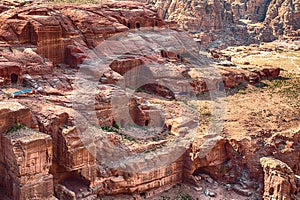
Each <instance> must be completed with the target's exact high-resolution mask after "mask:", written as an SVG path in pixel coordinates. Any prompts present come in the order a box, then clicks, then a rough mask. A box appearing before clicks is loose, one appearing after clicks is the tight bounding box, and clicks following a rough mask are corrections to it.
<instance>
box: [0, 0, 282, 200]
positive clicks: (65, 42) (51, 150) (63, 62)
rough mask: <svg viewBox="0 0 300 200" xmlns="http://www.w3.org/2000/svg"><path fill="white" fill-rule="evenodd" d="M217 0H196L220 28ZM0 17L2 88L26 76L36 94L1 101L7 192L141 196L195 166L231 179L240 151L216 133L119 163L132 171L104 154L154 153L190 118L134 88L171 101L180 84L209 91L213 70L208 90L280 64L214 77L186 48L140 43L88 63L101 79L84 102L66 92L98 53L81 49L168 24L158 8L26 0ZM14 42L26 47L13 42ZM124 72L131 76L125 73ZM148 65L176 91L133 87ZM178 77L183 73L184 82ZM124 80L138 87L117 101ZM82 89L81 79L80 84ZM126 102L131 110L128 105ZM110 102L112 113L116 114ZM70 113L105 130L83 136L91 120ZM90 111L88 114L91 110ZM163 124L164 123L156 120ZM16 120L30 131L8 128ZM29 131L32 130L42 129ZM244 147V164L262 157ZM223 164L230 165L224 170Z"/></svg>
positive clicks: (225, 70)
mask: <svg viewBox="0 0 300 200" xmlns="http://www.w3.org/2000/svg"><path fill="white" fill-rule="evenodd" d="M214 6H216V7H218V9H219V6H221V5H220V2H217V1H216V2H214V4H213V5H209V6H208V7H207V8H206V7H205V8H203V7H199V8H198V9H199V10H200V11H203V12H207V15H206V16H204V18H205V19H208V17H209V13H210V14H212V16H215V17H216V18H215V19H212V21H211V24H203V26H204V27H205V28H207V29H216V28H221V27H222V26H223V23H222V22H221V21H220V18H222V16H219V15H218V13H219V10H214V9H213V8H214ZM226 16H227V15H226ZM228 20H229V19H228ZM0 22H1V26H0V33H1V38H0V40H1V41H2V42H3V47H2V48H3V49H4V51H2V52H1V55H2V57H1V59H0V78H1V81H2V84H3V85H6V86H7V85H10V84H18V83H24V84H25V85H26V87H30V88H32V89H35V90H36V91H37V94H33V95H28V96H24V97H22V98H19V99H17V100H16V101H20V102H22V103H23V104H26V105H27V106H28V107H30V109H29V108H27V107H25V106H22V105H21V104H19V103H15V102H13V101H14V99H13V100H10V101H8V102H1V103H0V123H1V127H0V133H1V137H0V138H1V143H0V144H1V148H0V149H1V152H0V161H1V163H3V166H2V165H0V166H1V167H0V172H1V173H0V174H4V177H3V178H4V179H5V181H4V182H3V183H0V184H1V186H3V187H5V188H6V190H7V191H8V192H7V193H8V195H9V196H10V197H13V198H15V199H21V200H23V199H33V198H38V199H45V200H46V199H47V200H48V199H51V198H52V196H53V194H54V193H55V196H56V197H57V198H59V199H96V197H97V196H102V195H115V194H120V193H128V194H135V195H138V196H143V197H148V196H152V195H153V194H156V193H159V192H161V191H163V190H165V189H168V188H170V187H172V186H173V185H174V184H177V183H179V182H183V181H187V182H192V183H193V181H194V179H193V175H194V174H197V173H201V172H207V173H210V174H214V176H213V177H214V178H223V179H224V180H225V181H227V182H230V183H235V181H236V179H237V177H238V176H239V175H240V174H239V173H238V172H235V171H239V169H242V168H243V166H241V165H240V164H236V163H234V162H235V161H234V159H233V158H236V157H237V158H238V159H237V160H239V159H241V158H240V157H239V156H238V155H237V152H235V151H234V149H233V148H232V146H231V144H230V143H229V141H227V140H226V139H224V138H222V137H211V138H210V137H207V138H206V137H205V138H201V140H202V139H203V140H202V141H200V143H201V142H203V141H206V142H207V143H203V144H204V145H203V146H201V145H200V146H198V145H197V142H199V141H195V143H194V144H193V145H191V146H190V147H189V148H188V150H187V151H183V153H182V155H181V156H178V157H176V156H175V155H173V154H172V153H170V154H169V153H168V152H164V151H162V152H159V153H158V154H156V155H155V156H156V157H155V158H153V159H149V158H148V157H147V156H148V155H149V154H146V156H144V157H143V159H140V160H136V161H135V162H132V163H131V164H132V165H131V166H125V168H126V167H128V168H130V167H132V169H134V170H132V169H131V170H130V171H129V172H128V170H127V171H126V170H125V169H124V166H123V165H121V166H117V167H115V166H110V165H109V164H108V163H106V162H105V161H106V160H105V158H106V157H112V158H114V156H116V155H117V156H118V154H119V152H118V151H114V150H115V149H116V148H119V149H118V150H120V151H121V150H122V151H125V152H126V153H130V154H133V155H135V154H138V153H144V152H148V153H149V152H150V153H151V150H153V149H154V150H156V149H160V148H162V147H164V145H165V144H166V142H167V141H166V140H165V139H164V137H167V136H166V135H168V134H169V132H170V131H172V132H173V133H174V134H177V135H183V134H184V133H185V132H186V130H187V128H190V126H191V125H194V124H195V121H196V119H194V118H193V115H194V113H188V114H187V116H184V118H183V119H182V118H181V117H182V116H180V112H181V111H182V110H180V108H179V107H180V106H179V105H178V103H176V102H170V103H165V104H164V105H163V106H164V107H167V108H168V112H167V113H166V120H165V122H163V119H162V118H163V116H161V115H160V112H159V109H158V108H157V107H155V106H154V105H148V104H149V102H147V95H146V94H142V95H140V94H138V92H139V90H142V91H143V90H145V91H146V92H147V93H152V94H155V95H157V96H160V97H161V98H164V99H168V100H175V99H176V97H178V96H179V95H180V92H182V88H184V87H188V86H191V88H190V90H193V91H189V90H188V89H187V91H185V90H184V93H189V92H195V93H196V94H201V93H203V92H207V91H208V86H207V83H206V81H205V78H211V82H212V86H211V88H210V89H212V90H220V89H221V90H222V89H224V87H225V88H230V87H234V86H238V85H239V84H240V83H250V84H255V83H257V82H259V81H260V80H262V79H266V78H274V77H277V76H278V75H279V73H280V70H279V69H274V68H256V69H255V70H253V71H249V70H243V69H232V68H230V67H224V66H223V67H218V70H219V71H220V75H221V77H220V78H219V79H215V78H214V76H212V77H204V73H202V72H201V70H200V71H199V70H198V71H197V69H199V67H195V66H193V65H192V64H191V63H190V62H189V58H188V56H186V57H185V56H184V53H187V52H183V53H182V54H181V53H178V52H176V49H175V50H174V51H172V50H169V49H166V50H161V51H158V52H155V53H154V52H149V51H146V53H145V52H143V51H138V50H137V51H134V52H130V53H131V54H130V55H128V54H125V55H121V56H120V57H116V58H113V59H111V60H110V61H111V62H109V64H108V65H107V66H106V67H105V69H104V70H103V71H100V70H98V71H97V70H94V71H93V70H91V72H92V73H93V75H95V74H96V75H99V77H97V79H96V81H95V82H96V83H97V84H98V85H97V87H96V89H95V90H96V93H95V97H93V96H92V98H93V100H94V101H92V103H91V104H90V102H87V103H86V102H84V101H81V100H84V98H82V95H81V93H80V92H78V91H75V92H78V93H75V95H78V96H76V98H77V99H76V100H78V102H76V101H75V100H74V99H70V96H69V95H70V93H71V92H74V88H75V87H76V84H75V83H74V82H76V79H77V78H78V77H76V73H78V71H79V70H78V67H79V65H80V64H81V63H82V62H83V61H84V60H85V59H91V60H92V59H93V58H95V57H97V56H95V57H93V54H88V53H89V51H90V50H91V49H93V48H94V47H96V46H97V45H98V44H101V43H102V42H103V41H104V40H105V39H107V38H108V37H110V36H115V34H117V33H119V32H124V31H127V30H129V29H135V30H137V29H142V28H143V27H147V28H148V29H152V28H155V27H164V26H165V24H166V23H165V22H164V21H163V20H162V19H160V18H159V17H158V15H157V13H156V10H155V9H153V8H152V7H151V6H149V5H144V4H141V3H136V2H127V3H124V2H117V3H112V4H105V5H102V6H100V5H91V6H83V5H82V6H75V5H32V6H28V7H22V8H17V9H14V10H8V11H7V12H4V13H2V14H1V15H0ZM187 23H189V22H187ZM167 25H168V24H167ZM169 25H170V24H169ZM169 33H173V32H172V31H171V30H169V32H168V31H166V32H165V33H164V34H161V35H159V36H161V37H159V38H154V39H153V43H156V44H159V45H163V44H164V43H168V42H169V41H167V40H165V39H166V38H167V39H168V37H166V36H168V35H169ZM145 35H146V34H145ZM134 39H137V37H136V38H134ZM138 39H141V38H138ZM156 39H157V40H156ZM144 44H146V45H145V46H147V42H146V40H141V42H140V43H139V44H138V45H136V44H135V43H134V42H130V43H127V45H126V46H124V49H125V50H126V49H135V48H136V49H139V48H141V47H144V46H143V45H144ZM20 45H21V46H24V47H25V48H20ZM98 48H99V47H98ZM100 48H101V46H100ZM109 48H111V49H109ZM109 48H108V50H112V51H113V52H112V53H113V55H114V54H116V55H119V54H121V53H120V52H119V50H120V49H121V50H122V48H121V47H120V46H117V45H115V44H112V45H111V46H109ZM199 57H200V58H201V59H203V61H205V62H204V63H203V64H202V63H201V68H200V69H204V70H205V69H206V67H207V66H208V65H210V64H211V63H212V60H211V59H210V58H208V57H207V56H199ZM215 58H217V56H215ZM229 60H230V59H228V60H227V61H229ZM206 61H207V62H206ZM147 64H149V65H150V67H149V68H147V70H144V69H143V68H142V66H143V65H147ZM151 64H153V65H151ZM202 65H203V66H202ZM202 67H203V68H202ZM81 69H82V68H81ZM99 71H100V72H99ZM128 73H129V74H130V79H126V75H128ZM148 73H149V74H151V75H152V76H153V77H150V78H153V79H154V78H161V77H163V81H164V83H166V85H167V86H176V87H174V88H175V89H174V91H171V90H170V89H169V88H168V87H167V86H165V87H164V86H162V85H160V84H159V83H151V84H148V85H142V86H141V85H139V84H140V82H139V81H140V80H141V79H142V81H144V80H146V79H147V78H148V77H147V76H146V75H147V74H148ZM77 75H78V74H77ZM182 76H183V77H182ZM184 77H185V78H187V79H186V80H182V79H183V78H184ZM221 78H223V80H221ZM122 81H123V82H122ZM142 81H141V82H142ZM120 83H121V84H120ZM122 84H123V85H122ZM222 84H224V85H222ZM122 86H137V88H133V89H131V90H132V91H133V95H132V96H131V97H130V100H129V101H128V104H127V103H126V104H125V103H124V101H122V100H123V99H125V98H128V96H127V93H126V92H125V91H123V90H122ZM79 87H80V88H81V87H82V86H80V84H79ZM80 88H79V89H80ZM77 89H78V88H77ZM84 92H86V91H84ZM84 92H83V94H84ZM83 97H84V96H83ZM113 101H116V102H113ZM85 103H86V104H85ZM113 104H117V108H113V106H112V105H113ZM88 106H92V108H93V111H94V112H89V111H90V110H88V109H86V107H88ZM128 107H129V112H128V113H126V111H127V110H126V108H128ZM114 109H115V110H114ZM116 110H117V113H114V112H116ZM126 114H128V115H126ZM77 115H84V116H85V117H86V120H88V121H89V122H90V121H92V122H93V123H94V125H97V127H96V128H98V129H99V128H101V130H105V131H104V134H103V135H104V136H105V137H104V136H103V135H101V134H98V135H92V136H91V137H83V136H82V135H81V134H82V133H83V132H84V131H87V133H93V131H94V129H93V128H95V127H92V128H90V129H89V127H85V126H83V127H80V126H76V116H77ZM92 115H95V117H94V118H93V117H90V116H92ZM124 116H125V117H124ZM153 116H154V117H153ZM126 117H127V118H126ZM191 119H192V120H191ZM122 120H123V121H122ZM130 120H131V121H133V122H134V124H136V125H138V126H139V127H133V128H132V129H130V130H126V129H125V130H119V128H120V127H121V128H122V127H124V126H125V125H128V124H129V125H130V122H131V121H130ZM162 122H163V123H165V124H161V123H162ZM19 124H22V125H24V126H26V127H28V128H31V129H30V130H29V129H20V130H14V127H15V126H16V125H19ZM154 125H160V126H163V131H162V130H159V131H160V132H159V135H158V136H155V137H149V138H147V134H148V132H147V131H148V129H147V130H146V131H145V130H143V129H144V128H145V127H146V126H148V127H150V128H151V127H152V126H154ZM108 127H110V128H108ZM112 127H114V129H112ZM117 127H119V128H117ZM12 128H13V129H12ZM15 128H16V127H15ZM17 128H18V126H17ZM32 129H34V130H37V129H38V130H39V131H40V132H41V133H40V132H37V131H34V130H32ZM116 129H118V130H117V132H116ZM8 130H12V132H10V131H8ZM155 131H156V130H155ZM157 132H158V131H157ZM163 134H165V135H163ZM135 137H138V138H139V139H140V140H142V142H141V144H138V145H132V143H134V141H135ZM160 137H162V138H163V139H161V138H160ZM83 138H84V139H83ZM251 153H252V152H249V154H250V155H249V157H250V158H253V159H251V160H246V161H245V162H246V163H247V164H249V165H250V164H252V165H253V166H256V165H259V158H258V157H255V156H254V155H252V154H251ZM142 155H143V154H142ZM105 156H106V157H105ZM150 156H151V154H150ZM251 156H253V157H251ZM144 158H145V159H144ZM169 159H170V161H169V163H168V164H165V165H163V166H158V167H156V166H154V167H152V168H150V169H149V170H148V171H146V172H141V171H139V169H143V168H144V167H145V166H148V165H149V164H153V163H154V164H156V162H157V163H159V162H161V161H165V160H169ZM228 161H229V162H228ZM239 161H240V160H239ZM251 162H253V163H254V164H253V163H251ZM233 165H234V167H233ZM224 169H225V170H228V171H230V173H229V174H226V175H224V172H223V171H222V170H224ZM250 173H251V174H253V173H254V170H253V169H250ZM30 184H31V185H30ZM53 188H54V189H53Z"/></svg>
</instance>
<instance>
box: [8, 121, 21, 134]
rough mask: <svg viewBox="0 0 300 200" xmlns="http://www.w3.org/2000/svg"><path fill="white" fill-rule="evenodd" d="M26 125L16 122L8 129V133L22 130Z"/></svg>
mask: <svg viewBox="0 0 300 200" xmlns="http://www.w3.org/2000/svg"><path fill="white" fill-rule="evenodd" d="M24 127H25V125H24V124H19V123H16V124H14V125H13V126H12V127H10V128H9V129H8V130H7V133H12V132H15V131H17V130H20V129H22V128H24Z"/></svg>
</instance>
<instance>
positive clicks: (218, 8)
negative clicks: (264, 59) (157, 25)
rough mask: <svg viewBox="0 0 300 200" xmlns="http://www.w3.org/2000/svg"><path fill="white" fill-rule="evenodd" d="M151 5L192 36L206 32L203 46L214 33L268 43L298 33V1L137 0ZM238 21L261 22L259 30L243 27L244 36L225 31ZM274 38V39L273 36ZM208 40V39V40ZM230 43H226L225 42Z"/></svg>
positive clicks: (162, 15)
mask: <svg viewBox="0 0 300 200" xmlns="http://www.w3.org/2000/svg"><path fill="white" fill-rule="evenodd" d="M138 1H141V2H148V3H151V4H154V5H155V7H156V8H157V9H158V13H159V15H160V16H161V17H162V18H164V19H167V20H175V21H177V22H178V25H179V27H180V28H183V29H184V30H189V31H190V32H192V33H199V32H202V34H203V33H206V34H204V35H202V36H201V37H199V36H197V35H196V37H198V38H201V41H202V43H203V44H205V43H206V42H207V41H209V40H216V39H220V38H212V35H214V34H213V33H214V32H218V30H221V31H220V32H219V33H217V34H219V35H220V34H221V35H222V32H223V33H224V32H225V33H226V34H224V37H228V35H230V34H234V35H235V38H236V37H240V39H241V40H246V39H249V37H252V36H254V37H256V39H258V40H260V41H272V40H274V39H275V38H276V37H282V36H283V35H285V36H290V37H296V36H297V33H298V32H299V31H298V30H299V28H300V26H299V1H281V0H280V1H277V0H272V1H267V0H248V1H219V0H214V1H209V2H199V1H197V0H191V1H189V2H188V3H186V1H182V0H173V1H164V0H138ZM239 20H251V21H252V23H256V22H263V26H262V27H255V28H254V27H253V26H248V27H246V26H245V27H244V29H245V30H247V28H248V33H247V31H245V30H244V31H243V32H244V33H245V34H244V35H243V34H239V33H238V31H233V32H231V31H228V29H229V28H228V27H231V29H236V27H234V26H235V24H238V23H239V24H240V25H241V24H242V23H240V22H239ZM274 36H275V37H274ZM208 37H210V39H209V38H208ZM224 42H225V43H226V42H227V43H228V42H229V43H230V41H225V40H224Z"/></svg>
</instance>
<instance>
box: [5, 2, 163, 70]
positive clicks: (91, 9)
mask: <svg viewBox="0 0 300 200" xmlns="http://www.w3.org/2000/svg"><path fill="white" fill-rule="evenodd" d="M1 22H3V23H2V26H1V28H0V33H1V35H2V37H3V40H4V41H6V42H7V43H10V44H14V43H21V44H32V45H36V46H37V53H39V54H40V55H42V56H44V57H46V58H48V59H50V60H51V61H53V62H54V63H62V62H65V61H66V63H67V64H71V65H72V66H77V64H80V63H81V62H82V60H83V59H84V58H85V57H86V56H85V55H79V54H82V53H83V52H84V50H86V48H92V47H95V46H97V45H98V44H99V42H101V41H103V40H104V39H105V38H106V37H109V36H111V35H113V34H115V33H118V32H122V31H126V30H128V29H129V28H130V29H135V28H143V27H160V26H163V25H164V22H163V21H162V20H161V19H160V18H159V17H158V16H157V14H156V13H155V11H153V10H151V7H150V6H145V5H143V4H141V3H134V2H132V3H126V4H124V3H113V4H109V5H105V6H96V5H93V6H79V7H78V6H77V7H74V6H58V5H51V6H38V7H36V8H34V9H32V8H19V9H14V10H11V11H8V12H6V13H5V15H3V16H2V17H1ZM78 44H80V46H79V45H78ZM72 45H73V46H74V45H75V46H76V47H75V49H74V47H72ZM76 48H77V50H76ZM78 48H80V49H78Z"/></svg>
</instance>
